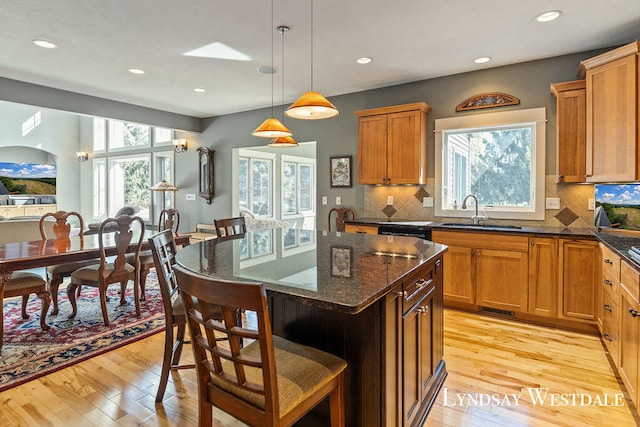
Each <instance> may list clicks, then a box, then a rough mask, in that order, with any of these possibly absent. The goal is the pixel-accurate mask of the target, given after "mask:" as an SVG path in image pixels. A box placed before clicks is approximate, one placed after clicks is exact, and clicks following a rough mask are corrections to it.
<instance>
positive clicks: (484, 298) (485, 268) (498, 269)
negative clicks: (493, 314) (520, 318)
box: [475, 249, 528, 311]
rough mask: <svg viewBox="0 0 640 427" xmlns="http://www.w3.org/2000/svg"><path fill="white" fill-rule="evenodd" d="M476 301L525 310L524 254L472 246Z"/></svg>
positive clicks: (525, 262)
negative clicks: (474, 256) (474, 265)
mask: <svg viewBox="0 0 640 427" xmlns="http://www.w3.org/2000/svg"><path fill="white" fill-rule="evenodd" d="M475 253H476V291H477V295H476V304H478V305H482V306H487V307H495V308H499V309H502V310H509V311H526V310H527V297H528V295H527V294H528V291H527V279H528V254H527V253H526V252H512V251H503V250H493V249H476V250H475Z"/></svg>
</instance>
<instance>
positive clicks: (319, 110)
mask: <svg viewBox="0 0 640 427" xmlns="http://www.w3.org/2000/svg"><path fill="white" fill-rule="evenodd" d="M285 114H286V115H287V116H288V117H293V118H295V119H303V120H319V119H328V118H330V117H334V116H337V115H338V114H339V111H338V109H337V108H336V107H335V106H334V105H333V104H332V103H331V102H329V100H328V99H327V98H325V97H324V96H323V95H322V94H321V93H319V92H314V90H313V0H311V90H310V91H309V92H307V93H305V94H303V95H302V96H301V97H300V98H298V100H297V101H296V102H294V103H293V104H291V105H290V106H289V108H288V109H287V111H286V113H285Z"/></svg>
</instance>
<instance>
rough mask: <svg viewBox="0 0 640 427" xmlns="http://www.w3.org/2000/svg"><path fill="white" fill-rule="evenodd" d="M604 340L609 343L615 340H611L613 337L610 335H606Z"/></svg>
mask: <svg viewBox="0 0 640 427" xmlns="http://www.w3.org/2000/svg"><path fill="white" fill-rule="evenodd" d="M603 338H604V339H605V340H607V341H613V339H611V335H609V334H604V336H603Z"/></svg>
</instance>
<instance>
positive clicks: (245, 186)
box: [238, 157, 249, 209]
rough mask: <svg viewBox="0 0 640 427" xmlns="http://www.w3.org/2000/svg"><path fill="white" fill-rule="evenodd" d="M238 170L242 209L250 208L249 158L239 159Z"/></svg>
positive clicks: (239, 200) (239, 199) (239, 197)
mask: <svg viewBox="0 0 640 427" xmlns="http://www.w3.org/2000/svg"><path fill="white" fill-rule="evenodd" d="M238 172H239V174H240V176H239V177H238V186H239V188H238V202H239V205H240V208H241V209H249V159H247V158H244V157H241V158H240V159H239V163H238Z"/></svg>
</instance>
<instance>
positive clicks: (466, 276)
mask: <svg viewBox="0 0 640 427" xmlns="http://www.w3.org/2000/svg"><path fill="white" fill-rule="evenodd" d="M445 244H446V243H445ZM473 255H474V252H473V249H471V248H465V247H458V246H449V250H448V251H447V252H445V254H444V299H445V302H447V301H457V302H464V303H468V304H475V300H476V298H475V297H476V295H475V288H474V277H473V276H474V275H475V274H474V272H475V260H474V256H473Z"/></svg>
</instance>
